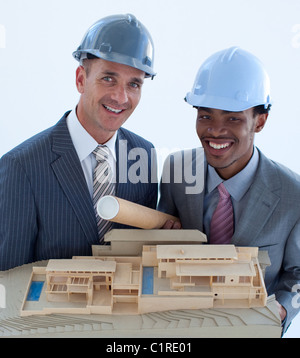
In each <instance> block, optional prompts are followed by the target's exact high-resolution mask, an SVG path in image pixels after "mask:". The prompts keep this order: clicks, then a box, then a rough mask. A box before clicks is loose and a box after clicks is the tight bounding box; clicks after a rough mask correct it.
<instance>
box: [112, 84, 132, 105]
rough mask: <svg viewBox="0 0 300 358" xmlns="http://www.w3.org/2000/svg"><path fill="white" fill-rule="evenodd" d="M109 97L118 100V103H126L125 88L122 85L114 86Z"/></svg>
mask: <svg viewBox="0 0 300 358" xmlns="http://www.w3.org/2000/svg"><path fill="white" fill-rule="evenodd" d="M111 98H112V99H113V100H115V101H116V102H118V103H119V104H123V103H127V102H128V94H127V90H126V88H125V87H124V86H122V85H119V86H116V87H115V88H114V91H113V93H112V95H111Z"/></svg>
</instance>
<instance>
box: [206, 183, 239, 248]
mask: <svg viewBox="0 0 300 358" xmlns="http://www.w3.org/2000/svg"><path fill="white" fill-rule="evenodd" d="M218 191H219V202H218V205H217V208H216V210H215V212H214V214H213V216H212V219H211V224H210V240H209V242H210V244H213V245H216V244H229V243H230V241H231V238H232V236H233V230H234V223H233V208H232V202H231V197H230V194H229V193H228V191H227V190H226V188H225V186H224V184H223V183H221V184H220V185H219V186H218Z"/></svg>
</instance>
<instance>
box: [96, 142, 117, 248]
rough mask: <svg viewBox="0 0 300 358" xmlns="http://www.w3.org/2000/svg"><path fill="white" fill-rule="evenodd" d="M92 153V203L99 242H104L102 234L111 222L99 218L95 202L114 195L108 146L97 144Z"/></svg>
mask: <svg viewBox="0 0 300 358" xmlns="http://www.w3.org/2000/svg"><path fill="white" fill-rule="evenodd" d="M93 155H94V156H95V158H96V161H97V164H96V167H95V169H94V173H93V205H94V210H95V214H96V220H97V228H98V235H99V240H100V243H101V244H104V241H103V239H104V234H105V233H106V232H107V231H109V230H110V229H111V226H112V223H111V222H110V221H106V220H103V219H102V218H100V216H99V215H98V212H97V203H98V201H99V199H100V198H101V197H102V196H104V195H114V191H115V185H114V184H113V183H112V179H113V178H112V170H111V167H110V165H109V163H108V155H109V150H108V148H107V147H106V146H100V145H98V146H97V148H96V149H95V150H94V151H93Z"/></svg>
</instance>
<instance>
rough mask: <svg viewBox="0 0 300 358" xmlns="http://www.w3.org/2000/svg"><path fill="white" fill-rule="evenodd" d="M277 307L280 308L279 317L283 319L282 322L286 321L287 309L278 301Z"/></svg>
mask: <svg viewBox="0 0 300 358" xmlns="http://www.w3.org/2000/svg"><path fill="white" fill-rule="evenodd" d="M276 304H277V307H278V311H279V316H280V319H281V322H282V321H284V319H285V317H286V309H285V308H284V307H283V306H282V305H281V304H280V303H279V302H277V301H276Z"/></svg>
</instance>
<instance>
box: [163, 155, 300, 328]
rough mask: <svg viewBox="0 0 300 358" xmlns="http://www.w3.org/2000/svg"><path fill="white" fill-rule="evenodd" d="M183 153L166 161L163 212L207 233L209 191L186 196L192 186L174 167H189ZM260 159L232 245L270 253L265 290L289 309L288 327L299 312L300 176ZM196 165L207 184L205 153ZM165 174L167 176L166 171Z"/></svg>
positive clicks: (183, 224) (183, 223) (184, 227)
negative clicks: (205, 203)
mask: <svg viewBox="0 0 300 358" xmlns="http://www.w3.org/2000/svg"><path fill="white" fill-rule="evenodd" d="M200 149H201V148H200ZM184 155H185V154H184V152H177V153H175V154H173V155H171V156H170V158H167V159H166V163H170V167H169V166H166V165H165V169H164V170H165V171H167V170H170V173H171V175H170V183H161V187H160V191H161V197H160V201H159V205H158V209H159V210H160V211H164V212H167V213H169V214H171V215H175V216H179V217H180V220H181V223H182V227H183V229H198V230H200V231H203V200H204V194H205V190H201V192H198V193H196V194H186V188H187V187H189V186H190V184H189V183H186V182H185V181H184V179H182V180H177V181H176V180H175V179H174V177H173V174H172V173H174V170H175V169H174V168H176V167H180V166H181V167H182V168H183V167H184V166H183V165H182V162H183V161H184ZM259 157H260V161H259V166H258V169H257V172H256V175H255V178H254V181H253V183H252V185H251V187H250V188H249V195H248V197H249V201H248V203H247V206H246V208H245V210H244V212H243V213H242V216H241V218H240V220H239V222H237V223H235V232H234V235H233V238H232V244H234V245H236V246H253V247H256V246H257V247H259V248H260V249H261V250H267V251H268V253H269V257H270V261H271V266H270V267H267V268H266V276H265V283H266V288H267V291H268V294H269V295H271V294H274V293H275V295H276V299H277V300H278V301H279V302H280V303H281V304H282V305H283V306H284V307H285V308H286V310H287V318H286V322H285V329H286V328H287V326H288V325H289V323H290V322H291V320H292V319H293V317H294V316H295V315H296V314H297V313H298V312H299V308H300V303H299V302H298V301H300V300H299V294H298V293H297V289H296V288H298V287H299V286H298V285H299V284H300V210H299V203H300V176H299V175H297V174H296V173H293V172H292V171H291V170H289V169H287V168H285V167H284V166H282V165H280V164H278V163H276V162H273V161H271V160H269V159H268V158H266V157H265V156H264V155H263V154H262V153H261V152H260V151H259ZM195 158H196V156H194V157H193V158H192V160H191V161H190V163H187V161H186V160H185V170H186V171H187V172H189V168H193V170H194V171H195V167H196V163H195ZM197 167H198V172H200V173H198V177H199V175H201V174H202V180H203V183H205V179H206V172H207V163H206V161H205V158H204V154H203V151H202V160H198V163H197ZM163 176H165V177H168V175H167V174H165V173H163ZM177 179H178V178H177ZM202 189H203V188H202ZM297 295H298V296H297ZM297 299H298V300H297Z"/></svg>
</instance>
